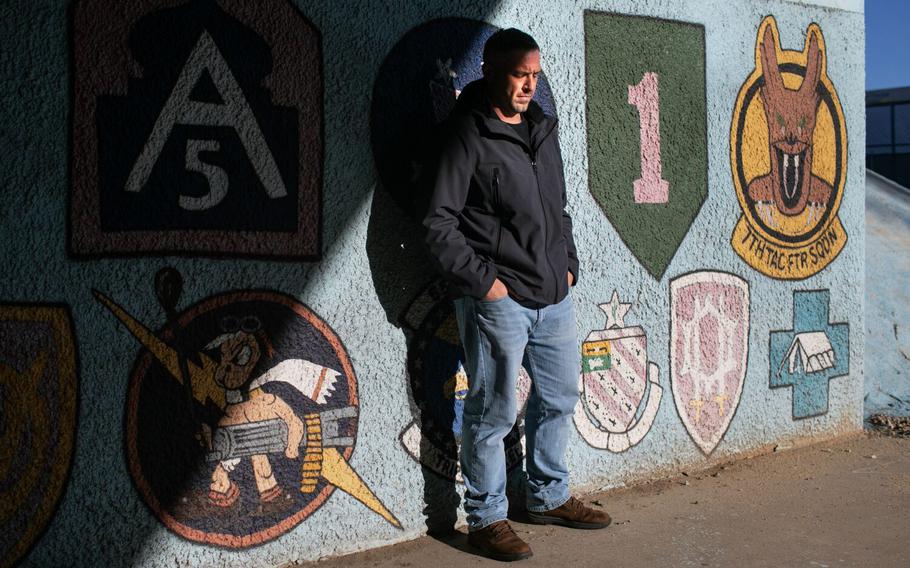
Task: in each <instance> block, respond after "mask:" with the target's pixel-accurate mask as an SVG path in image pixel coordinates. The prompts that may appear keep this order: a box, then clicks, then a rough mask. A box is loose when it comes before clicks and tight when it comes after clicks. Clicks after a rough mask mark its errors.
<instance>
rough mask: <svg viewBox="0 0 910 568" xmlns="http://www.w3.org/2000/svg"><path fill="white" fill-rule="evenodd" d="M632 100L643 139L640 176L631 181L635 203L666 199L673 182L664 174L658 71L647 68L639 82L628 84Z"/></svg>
mask: <svg viewBox="0 0 910 568" xmlns="http://www.w3.org/2000/svg"><path fill="white" fill-rule="evenodd" d="M629 104H630V105H635V108H637V109H638V127H639V141H640V142H641V146H640V148H641V177H640V178H638V179H637V180H635V181H634V182H632V187H633V190H634V194H635V203H666V202H667V199H668V197H669V193H670V184H669V183H668V182H667V180H665V179H663V178H662V177H661V164H660V99H659V95H658V81H657V73H654V72H652V71H648V72H647V73H645V74H644V76H643V77H642V78H641V81H639V82H638V84H637V85H629Z"/></svg>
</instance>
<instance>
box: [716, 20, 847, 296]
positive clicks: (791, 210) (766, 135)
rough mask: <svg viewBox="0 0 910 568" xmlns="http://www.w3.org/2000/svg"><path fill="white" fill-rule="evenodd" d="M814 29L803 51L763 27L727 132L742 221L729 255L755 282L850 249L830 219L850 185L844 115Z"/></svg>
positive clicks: (809, 267)
mask: <svg viewBox="0 0 910 568" xmlns="http://www.w3.org/2000/svg"><path fill="white" fill-rule="evenodd" d="M827 69H828V57H827V51H826V47H825V39H824V37H823V36H822V31H821V28H819V26H818V25H817V24H811V25H810V26H809V28H808V29H807V30H806V41H805V45H804V46H803V49H802V50H801V51H795V50H792V51H791V50H784V49H782V48H781V45H780V34H779V33H778V31H777V22H776V21H775V20H774V18H773V17H772V16H768V17H766V18H765V19H764V20H762V23H761V25H759V27H758V36H757V38H756V40H755V69H754V70H753V71H752V73H751V74H750V75H749V77H748V79H746V82H745V83H743V86H742V88H741V89H740V91H739V96H738V97H737V99H736V105H735V106H734V107H733V120H732V123H731V124H730V165H731V170H732V172H733V185H734V186H735V188H736V196H737V198H738V200H739V205H740V207H741V208H742V211H743V215H742V217H741V218H740V220H739V222H738V223H737V224H736V228H735V229H734V230H733V236H732V238H731V244H732V245H733V250H735V251H736V253H737V254H738V255H739V256H740V257H741V258H742V259H743V260H745V261H746V263H747V264H749V266H751V267H752V268H754V269H755V270H758V271H759V272H761V273H762V274H765V275H767V276H770V277H772V278H778V279H782V280H801V279H804V278H808V277H810V276H812V275H813V274H816V273H818V272H819V271H820V270H822V269H823V268H825V267H826V266H828V264H830V263H831V261H833V260H834V259H835V258H836V257H837V255H838V254H840V251H841V250H843V248H844V245H845V244H846V243H847V233H846V232H845V231H844V227H843V225H841V222H840V219H838V217H837V210H838V208H839V207H840V202H841V199H842V198H843V195H844V185H845V183H846V179H847V130H846V125H845V121H844V111H843V109H842V108H841V104H840V101H839V100H838V98H837V92H836V91H835V90H834V85H833V84H832V83H831V79H830V78H829V77H828V71H827Z"/></svg>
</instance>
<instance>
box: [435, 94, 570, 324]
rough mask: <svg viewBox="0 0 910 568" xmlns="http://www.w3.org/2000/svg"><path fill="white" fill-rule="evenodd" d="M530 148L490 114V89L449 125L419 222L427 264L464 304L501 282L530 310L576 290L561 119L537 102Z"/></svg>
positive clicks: (531, 114) (467, 97)
mask: <svg viewBox="0 0 910 568" xmlns="http://www.w3.org/2000/svg"><path fill="white" fill-rule="evenodd" d="M523 116H524V118H525V120H527V121H528V126H529V127H530V133H531V146H530V147H528V146H527V144H526V143H525V141H524V140H522V138H521V137H520V136H518V134H517V133H516V132H515V130H514V129H513V128H512V127H510V126H509V125H508V124H506V123H504V122H502V121H501V120H500V119H499V118H498V117H496V115H495V114H493V110H492V108H491V107H490V103H489V99H488V98H487V95H486V86H485V85H484V80H483V79H481V80H479V81H474V82H473V83H471V84H469V85H468V86H467V87H465V89H464V91H463V92H462V93H461V96H459V98H458V103H457V105H456V107H455V110H454V111H453V112H452V115H451V116H450V117H449V118H448V119H447V121H446V123H445V126H444V132H443V139H442V143H441V151H440V154H439V157H438V163H437V167H436V170H435V177H434V178H432V187H431V196H430V204H429V209H428V211H427V214H426V216H425V217H424V220H423V225H424V227H425V228H426V230H427V234H426V242H427V245H428V247H429V250H430V255H431V256H432V257H433V258H434V259H435V260H436V262H437V263H438V267H439V269H440V271H441V272H442V274H443V276H444V277H445V278H446V279H447V280H448V281H449V282H450V283H451V284H452V285H453V286H454V287H455V288H456V290H457V291H458V292H460V294H461V295H468V296H473V297H475V298H482V297H483V296H484V295H485V294H486V293H487V292H488V291H489V289H490V287H491V286H492V285H493V281H494V280H495V279H496V278H497V277H498V278H499V279H500V280H502V281H503V283H504V284H505V285H506V287H507V288H508V289H509V293H510V295H511V296H512V297H514V298H515V299H516V300H518V301H519V302H520V303H522V304H525V305H527V306H529V307H540V306H545V305H550V304H556V303H559V302H560V301H561V300H562V299H563V298H565V296H566V294H567V293H568V282H567V279H566V278H567V277H566V275H567V271H571V272H572V274H573V275H574V276H575V280H576V281H577V280H578V256H577V253H576V250H575V242H574V240H573V239H572V219H571V218H570V217H569V215H568V214H567V213H566V211H565V207H566V191H565V178H564V177H563V169H562V168H563V164H562V156H561V155H560V152H559V137H558V134H557V129H556V125H557V121H556V118H554V117H551V116H547V115H545V114H544V113H543V110H542V109H541V108H540V106H539V105H538V104H537V103H535V102H533V101H532V102H531V104H530V106H529V107H528V110H527V112H525V113H524V114H523Z"/></svg>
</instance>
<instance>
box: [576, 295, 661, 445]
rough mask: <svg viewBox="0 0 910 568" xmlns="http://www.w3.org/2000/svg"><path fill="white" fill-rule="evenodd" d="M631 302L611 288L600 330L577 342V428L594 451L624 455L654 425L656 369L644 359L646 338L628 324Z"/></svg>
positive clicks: (657, 387)
mask: <svg viewBox="0 0 910 568" xmlns="http://www.w3.org/2000/svg"><path fill="white" fill-rule="evenodd" d="M631 307H632V304H623V303H621V302H620V301H619V294H618V293H617V292H616V291H615V290H614V292H613V297H612V298H611V299H610V303H608V304H600V309H601V310H603V312H604V314H606V316H607V323H606V325H605V326H604V329H601V330H595V331H592V332H591V333H589V334H588V337H587V338H585V340H584V342H583V343H582V344H581V361H582V363H581V370H582V373H581V397H580V398H579V401H578V405H577V406H576V407H575V427H576V428H577V429H578V433H579V434H581V437H582V438H583V439H584V440H585V441H586V442H587V443H588V444H589V445H591V446H592V447H594V448H598V449H601V450H610V451H611V452H617V453H618V452H624V451H626V450H628V449H629V448H631V447H632V446H634V445H636V444H638V443H639V442H640V441H641V440H642V439H643V438H644V437H645V435H647V433H648V432H649V431H650V430H651V425H652V424H654V418H655V417H656V416H657V410H658V409H659V408H660V399H661V397H662V396H663V388H662V387H661V386H660V369H659V368H658V367H657V365H656V364H654V363H652V362H650V361H648V337H647V335H646V334H645V331H644V330H643V329H642V328H641V327H640V326H637V325H634V326H626V324H625V319H624V318H625V316H626V314H627V313H628V312H629V308H631Z"/></svg>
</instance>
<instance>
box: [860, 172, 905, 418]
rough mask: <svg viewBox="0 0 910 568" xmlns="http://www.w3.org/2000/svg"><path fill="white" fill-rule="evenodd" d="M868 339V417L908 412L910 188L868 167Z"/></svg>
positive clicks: (866, 402)
mask: <svg viewBox="0 0 910 568" xmlns="http://www.w3.org/2000/svg"><path fill="white" fill-rule="evenodd" d="M866 175H867V177H866V230H867V234H868V235H869V238H868V240H867V241H866V312H867V313H868V314H869V317H867V318H866V339H867V344H868V346H869V357H868V359H869V368H868V369H867V370H866V393H865V395H864V397H863V399H864V401H865V404H864V410H865V414H866V416H867V417H868V416H870V415H872V414H879V413H883V414H890V415H898V416H908V415H910V378H908V377H907V365H908V361H910V333H908V330H907V324H906V323H905V322H906V321H907V313H906V311H907V307H906V306H908V305H910V301H908V300H910V298H908V295H910V292H908V289H907V287H908V284H910V270H908V268H910V266H908V260H907V255H906V254H904V253H903V251H906V249H907V244H908V239H910V225H908V224H907V219H908V218H910V191H908V190H907V188H905V187H904V186H901V185H898V184H896V183H894V182H893V181H891V180H889V179H888V178H885V177H883V176H881V175H879V174H878V173H876V172H873V171H871V170H867V171H866Z"/></svg>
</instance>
